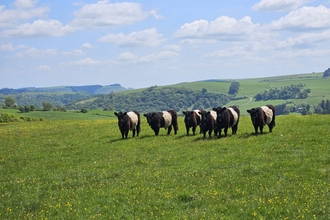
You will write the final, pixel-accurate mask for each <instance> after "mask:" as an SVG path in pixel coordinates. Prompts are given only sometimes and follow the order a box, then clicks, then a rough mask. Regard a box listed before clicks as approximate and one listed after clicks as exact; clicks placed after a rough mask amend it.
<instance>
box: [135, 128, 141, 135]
mask: <svg viewBox="0 0 330 220" xmlns="http://www.w3.org/2000/svg"><path fill="white" fill-rule="evenodd" d="M140 129H141V128H140V126H137V127H136V136H139V134H140Z"/></svg>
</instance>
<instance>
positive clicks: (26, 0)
mask: <svg viewBox="0 0 330 220" xmlns="http://www.w3.org/2000/svg"><path fill="white" fill-rule="evenodd" d="M37 2H38V0H16V1H15V2H14V5H15V6H16V7H17V8H33V7H34V6H35V4H37Z"/></svg>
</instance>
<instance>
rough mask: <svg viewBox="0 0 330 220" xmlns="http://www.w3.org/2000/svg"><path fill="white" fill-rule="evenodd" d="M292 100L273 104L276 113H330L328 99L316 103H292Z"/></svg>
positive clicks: (329, 101)
mask: <svg viewBox="0 0 330 220" xmlns="http://www.w3.org/2000/svg"><path fill="white" fill-rule="evenodd" d="M292 104H293V103H292V102H288V103H283V104H281V105H277V106H275V108H276V114H277V115H286V114H289V113H292V112H296V113H301V114H302V115H312V114H330V100H329V99H327V100H322V101H321V102H320V103H318V104H316V105H312V104H308V103H301V104H297V105H292Z"/></svg>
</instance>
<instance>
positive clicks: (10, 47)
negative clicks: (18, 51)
mask: <svg viewBox="0 0 330 220" xmlns="http://www.w3.org/2000/svg"><path fill="white" fill-rule="evenodd" d="M0 50H7V51H11V50H14V47H13V45H12V44H11V43H8V44H2V45H0Z"/></svg>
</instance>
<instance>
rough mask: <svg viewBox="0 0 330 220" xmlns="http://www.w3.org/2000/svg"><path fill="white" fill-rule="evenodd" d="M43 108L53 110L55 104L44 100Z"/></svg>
mask: <svg viewBox="0 0 330 220" xmlns="http://www.w3.org/2000/svg"><path fill="white" fill-rule="evenodd" d="M42 108H43V109H44V111H51V110H52V109H53V108H54V106H53V104H52V103H50V102H43V103H42Z"/></svg>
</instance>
